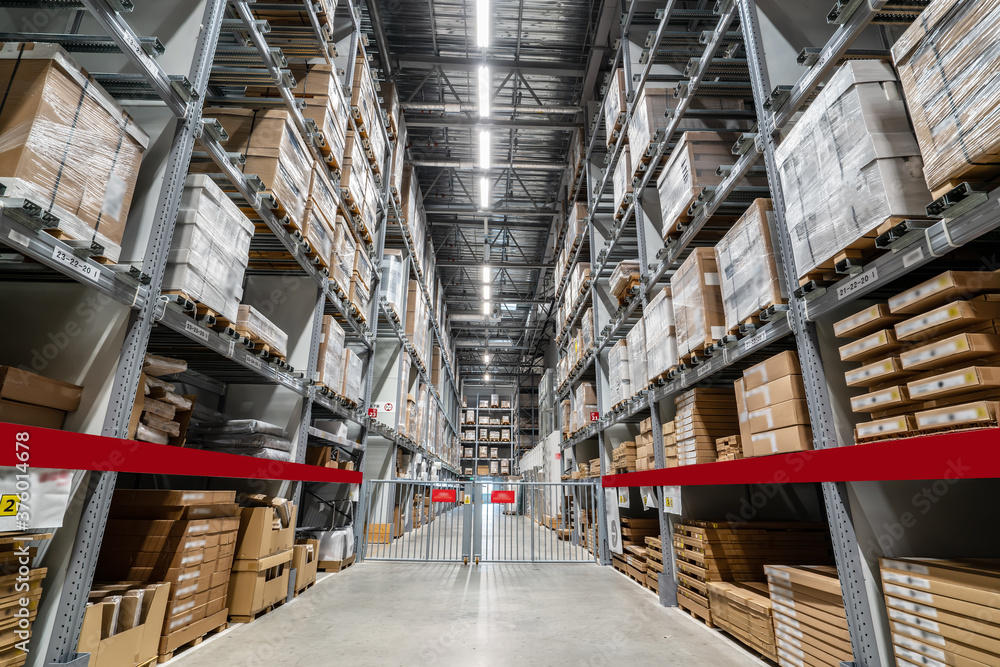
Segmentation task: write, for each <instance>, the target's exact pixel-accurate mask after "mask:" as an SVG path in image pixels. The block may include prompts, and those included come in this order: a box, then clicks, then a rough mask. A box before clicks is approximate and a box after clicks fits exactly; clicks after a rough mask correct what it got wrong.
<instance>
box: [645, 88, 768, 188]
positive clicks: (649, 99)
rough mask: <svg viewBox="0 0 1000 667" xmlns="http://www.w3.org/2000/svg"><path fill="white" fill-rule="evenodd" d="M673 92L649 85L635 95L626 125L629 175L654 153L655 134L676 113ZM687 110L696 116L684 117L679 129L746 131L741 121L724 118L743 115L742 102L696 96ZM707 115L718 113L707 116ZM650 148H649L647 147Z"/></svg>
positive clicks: (727, 98)
mask: <svg viewBox="0 0 1000 667" xmlns="http://www.w3.org/2000/svg"><path fill="white" fill-rule="evenodd" d="M674 90H675V89H674V88H673V87H670V88H651V87H650V83H649V82H647V83H646V87H645V88H644V89H643V90H642V91H641V92H640V93H639V97H638V98H637V99H636V103H635V107H634V108H633V109H632V118H631V119H630V120H629V124H628V143H629V147H630V148H631V150H632V165H633V167H632V172H633V173H635V172H636V171H637V169H638V167H639V164H640V162H641V160H642V159H643V157H652V154H653V152H654V150H655V148H654V147H655V145H656V144H655V143H654V142H655V140H656V134H657V130H662V129H666V127H667V126H668V125H669V124H670V122H671V120H672V117H671V116H670V115H668V112H669V111H671V110H673V109H676V108H677V104H678V102H679V101H680V98H678V97H677V96H675V95H674ZM688 109H689V110H691V111H695V112H697V115H692V114H688V115H687V116H685V118H684V120H683V122H682V127H683V128H685V129H686V130H688V131H691V130H744V129H748V121H747V120H745V119H733V118H727V117H726V114H727V113H730V112H734V111H743V110H744V106H743V100H740V99H736V98H729V97H706V96H703V95H696V96H694V97H692V98H691V101H690V103H689V106H688ZM710 112H718V113H717V114H714V115H711V116H709V115H707V114H708V113H710ZM651 144H652V145H651Z"/></svg>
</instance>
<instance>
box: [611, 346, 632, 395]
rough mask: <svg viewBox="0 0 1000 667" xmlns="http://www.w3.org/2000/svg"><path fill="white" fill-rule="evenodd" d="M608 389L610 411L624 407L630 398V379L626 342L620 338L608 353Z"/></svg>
mask: <svg viewBox="0 0 1000 667" xmlns="http://www.w3.org/2000/svg"><path fill="white" fill-rule="evenodd" d="M608 387H609V390H610V393H611V409H612V410H613V411H617V410H618V409H620V408H622V407H624V405H625V401H627V400H629V399H630V398H632V378H631V371H630V369H629V360H628V342H627V341H626V340H625V339H624V338H622V339H621V340H619V341H618V342H617V343H615V344H614V345H613V346H612V347H611V350H610V351H609V352H608Z"/></svg>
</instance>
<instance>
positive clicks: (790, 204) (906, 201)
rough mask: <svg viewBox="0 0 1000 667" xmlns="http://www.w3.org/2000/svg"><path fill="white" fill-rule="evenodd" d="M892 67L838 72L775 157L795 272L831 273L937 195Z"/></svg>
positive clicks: (852, 66)
mask: <svg viewBox="0 0 1000 667" xmlns="http://www.w3.org/2000/svg"><path fill="white" fill-rule="evenodd" d="M898 86H899V83H898V82H897V81H896V75H895V73H894V72H893V70H892V67H891V66H890V65H888V64H886V63H883V62H880V61H876V60H852V61H849V62H847V63H845V64H844V65H841V66H840V68H839V69H838V70H837V72H836V73H834V75H833V77H832V78H831V79H830V81H829V82H828V83H827V84H826V85H825V86H824V87H823V90H822V91H820V93H819V95H817V96H816V99H815V100H814V101H813V102H812V103H811V104H810V105H809V108H808V109H806V110H805V111H804V112H803V113H802V117H801V118H800V119H799V120H798V121H797V122H796V123H795V126H794V127H793V128H792V129H791V130H789V132H788V134H787V135H786V137H785V139H784V140H783V141H782V142H781V145H779V146H778V150H777V152H776V154H775V159H776V161H777V167H778V172H779V173H780V178H781V185H782V190H783V194H784V198H785V225H786V226H787V227H788V232H789V235H790V236H791V242H792V255H793V258H794V262H795V275H796V276H798V277H799V278H800V279H805V278H807V277H808V276H814V275H818V276H819V277H822V276H826V275H828V274H829V273H830V272H831V271H832V269H833V265H834V263H835V260H836V259H837V258H838V257H841V256H845V257H850V256H851V253H852V252H853V251H858V250H863V249H866V248H871V247H873V246H874V237H875V236H876V235H877V234H878V233H879V229H880V228H881V226H882V225H883V223H886V222H887V221H890V219H891V218H896V217H900V216H904V217H924V216H926V211H925V206H926V205H927V204H929V203H930V201H931V195H930V192H928V190H927V186H926V184H925V183H924V179H923V169H922V167H923V161H922V160H921V158H920V150H919V147H918V146H917V140H916V138H915V137H914V135H913V130H912V129H911V127H910V124H909V119H908V117H907V114H906V105H905V104H904V102H903V100H902V95H901V94H900V92H899V90H898Z"/></svg>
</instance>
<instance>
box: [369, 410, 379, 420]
mask: <svg viewBox="0 0 1000 667" xmlns="http://www.w3.org/2000/svg"><path fill="white" fill-rule="evenodd" d="M368 416H369V417H371V418H372V419H375V418H376V417H378V408H368Z"/></svg>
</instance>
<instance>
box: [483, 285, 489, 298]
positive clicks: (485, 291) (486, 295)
mask: <svg viewBox="0 0 1000 667" xmlns="http://www.w3.org/2000/svg"><path fill="white" fill-rule="evenodd" d="M483 298H484V299H489V298H490V286H489V285H483Z"/></svg>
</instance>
